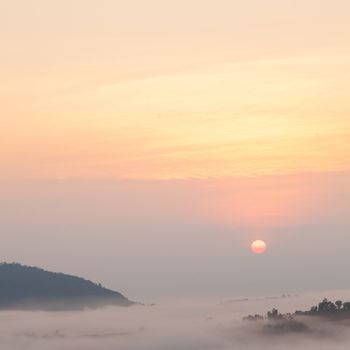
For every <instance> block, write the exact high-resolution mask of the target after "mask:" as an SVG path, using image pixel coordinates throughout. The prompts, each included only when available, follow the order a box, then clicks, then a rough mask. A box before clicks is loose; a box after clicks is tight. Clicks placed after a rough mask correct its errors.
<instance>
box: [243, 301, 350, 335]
mask: <svg viewBox="0 0 350 350" xmlns="http://www.w3.org/2000/svg"><path fill="white" fill-rule="evenodd" d="M311 319H317V320H319V321H321V322H322V321H323V322H336V321H344V320H350V302H343V301H341V300H337V301H336V302H332V301H329V300H328V299H323V300H322V301H321V302H319V303H318V305H316V306H312V307H311V308H310V310H308V311H295V312H294V313H286V314H281V313H279V312H278V310H277V309H272V311H268V313H267V315H266V316H261V315H258V314H255V315H249V316H247V317H244V319H243V320H244V321H250V322H256V323H258V324H260V325H261V326H262V328H261V330H262V331H263V332H267V333H269V334H271V333H272V334H283V333H294V332H302V333H305V332H313V331H314V330H313V329H312V326H311V325H312V323H310V322H309V321H310V320H311Z"/></svg>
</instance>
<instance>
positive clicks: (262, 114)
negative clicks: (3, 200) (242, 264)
mask: <svg viewBox="0 0 350 350" xmlns="http://www.w3.org/2000/svg"><path fill="white" fill-rule="evenodd" d="M162 3H163V2H160V1H155V0H152V1H150V2H147V6H144V5H145V4H144V3H143V2H140V3H138V6H136V5H135V6H134V5H127V4H126V3H125V2H123V1H102V3H101V6H99V7H98V9H97V8H96V6H94V4H93V2H92V1H83V2H82V1H75V2H74V3H72V2H70V1H61V2H58V1H53V2H50V4H48V3H47V2H45V1H28V2H19V1H13V2H12V1H11V2H7V4H2V5H1V10H2V11H0V23H1V26H2V30H1V33H2V34H1V36H2V37H1V40H2V43H3V44H2V49H1V50H2V55H1V58H0V71H1V76H2V77H4V79H2V82H3V84H2V87H1V88H0V89H1V95H2V99H1V120H2V136H1V144H2V147H1V149H0V160H1V163H2V167H3V171H2V173H1V177H2V178H34V179H35V178H49V179H50V178H72V177H78V178H134V179H135V178H138V179H140V178H141V179H172V178H180V179H181V178H221V177H225V178H226V177H242V176H249V177H251V176H259V175H277V174H288V173H296V172H305V171H312V172H323V171H339V170H347V169H349V168H350V142H348V140H349V137H350V117H349V112H350V102H349V98H348V91H349V89H350V70H349V62H350V49H349V46H348V42H349V40H348V39H350V29H349V26H348V21H347V18H346V16H344V13H345V12H346V13H348V12H347V11H346V10H350V9H349V4H348V2H346V1H335V2H332V6H331V4H330V2H327V1H322V2H319V1H309V2H308V4H306V5H305V3H304V2H301V1H285V3H284V4H283V5H281V4H279V3H277V2H276V1H272V0H271V1H268V2H267V3H266V4H264V6H262V5H261V4H259V2H258V1H249V4H242V2H234V1H219V3H218V4H216V5H215V6H214V5H213V4H212V2H210V1H201V2H197V1H191V2H189V3H188V4H187V2H186V4H185V2H182V1H180V2H179V3H178V4H177V5H173V6H170V8H169V3H168V4H167V5H166V6H164V4H163V5H162ZM336 3H337V4H338V6H335V5H336ZM19 5H21V6H19ZM248 5H249V6H248ZM253 5H254V6H253ZM314 5H315V6H316V5H317V11H315V7H314ZM198 6H199V8H200V9H201V11H200V13H199V14H198V16H197V17H196V19H195V20H194V18H193V16H194V15H195V13H197V12H196V11H197V9H198ZM185 9H186V11H184V10H185ZM301 10H302V11H301ZM242 16H243V17H242ZM296 21H297V22H296ZM59 23H62V24H63V23H64V25H63V26H61V27H59V28H60V29H59V28H58V24H59ZM180 23H181V25H180ZM271 23H278V24H279V29H280V30H279V31H273V30H272V27H271ZM252 26H255V29H254V31H253V30H252ZM257 28H260V29H259V31H257V30H256V29H257Z"/></svg>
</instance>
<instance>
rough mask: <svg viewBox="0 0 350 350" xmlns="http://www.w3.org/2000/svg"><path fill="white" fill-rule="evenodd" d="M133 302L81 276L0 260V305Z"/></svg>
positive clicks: (63, 306)
mask: <svg viewBox="0 0 350 350" xmlns="http://www.w3.org/2000/svg"><path fill="white" fill-rule="evenodd" d="M132 304H133V302H131V301H129V300H128V299H127V298H125V297H124V296H123V295H122V294H120V293H118V292H115V291H113V290H110V289H107V288H104V287H102V286H101V285H98V284H96V283H93V282H91V281H88V280H85V279H83V278H80V277H75V276H71V275H66V274H64V273H55V272H49V271H45V270H43V269H40V268H37V267H29V266H23V265H20V264H15V263H13V264H8V263H2V264H0V309H52V310H54V309H57V310H71V309H83V308H86V307H100V306H105V305H119V306H129V305H132Z"/></svg>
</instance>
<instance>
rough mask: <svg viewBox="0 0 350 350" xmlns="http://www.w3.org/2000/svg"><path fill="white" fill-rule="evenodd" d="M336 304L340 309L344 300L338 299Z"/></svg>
mask: <svg viewBox="0 0 350 350" xmlns="http://www.w3.org/2000/svg"><path fill="white" fill-rule="evenodd" d="M335 305H337V308H338V310H340V309H341V307H342V306H343V302H342V301H341V300H337V301H336V302H335Z"/></svg>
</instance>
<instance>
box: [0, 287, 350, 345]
mask: <svg viewBox="0 0 350 350" xmlns="http://www.w3.org/2000/svg"><path fill="white" fill-rule="evenodd" d="M349 294H350V293H349V291H346V290H344V291H330V292H327V293H324V294H322V295H321V294H319V295H315V294H313V295H311V294H309V295H308V294H305V295H302V296H297V295H290V296H284V297H278V296H265V297H263V296H262V297H259V298H252V299H249V298H242V299H228V300H208V299H207V300H169V301H167V302H162V303H160V304H157V305H153V306H151V305H148V306H147V305H146V306H141V305H138V306H134V307H130V308H118V307H110V308H104V309H99V310H86V311H80V312H18V311H16V312H1V313H0V323H1V327H0V329H1V330H0V333H1V334H0V346H1V349H4V350H7V349H11V350H12V349H14V350H17V349H29V350H30V349H35V350H44V349H50V350H52V349H53V350H55V349H78V350H80V349H81V350H83V349H84V350H85V349H103V350H104V349H106V350H109V349H126V350H151V349H152V350H165V349H170V350H172V349H173V350H178V349H184V350H194V349H221V350H229V349H252V350H254V349H261V348H276V349H278V348H281V346H283V349H329V348H332V349H339V350H340V349H348V347H349V344H350V325H349V324H348V323H343V322H333V324H331V323H325V322H320V321H317V320H314V319H313V320H312V321H311V322H313V324H312V327H313V329H314V332H312V333H310V334H309V333H307V334H301V333H295V334H288V335H286V334H284V335H271V334H270V335H269V334H264V333H262V332H260V331H259V329H258V327H257V326H256V325H255V324H250V323H249V322H244V321H242V317H243V316H245V315H247V314H248V313H261V314H264V313H266V312H267V311H268V310H269V309H271V308H272V307H277V308H278V309H279V310H280V311H281V312H293V311H294V310H296V309H299V308H300V309H306V308H308V307H309V306H310V305H313V304H315V303H317V302H318V301H319V300H320V299H322V298H323V297H324V296H328V297H330V298H343V299H344V300H346V296H348V295H349Z"/></svg>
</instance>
